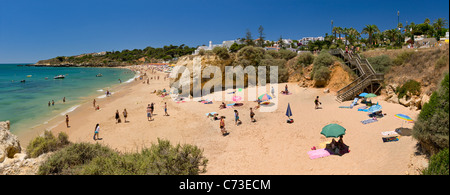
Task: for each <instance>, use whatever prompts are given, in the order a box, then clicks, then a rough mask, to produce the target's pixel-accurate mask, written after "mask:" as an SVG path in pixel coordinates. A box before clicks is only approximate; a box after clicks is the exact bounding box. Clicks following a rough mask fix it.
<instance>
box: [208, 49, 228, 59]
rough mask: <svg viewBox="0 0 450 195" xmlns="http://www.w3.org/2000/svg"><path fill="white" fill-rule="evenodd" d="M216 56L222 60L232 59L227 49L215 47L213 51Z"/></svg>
mask: <svg viewBox="0 0 450 195" xmlns="http://www.w3.org/2000/svg"><path fill="white" fill-rule="evenodd" d="M212 51H213V53H214V54H216V55H217V56H219V58H220V59H223V60H227V59H229V58H230V54H229V53H228V50H227V48H225V47H214V49H213V50H212Z"/></svg>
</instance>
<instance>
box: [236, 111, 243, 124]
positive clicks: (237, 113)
mask: <svg viewBox="0 0 450 195" xmlns="http://www.w3.org/2000/svg"><path fill="white" fill-rule="evenodd" d="M238 121H239V123H242V121H241V120H239V112H238V111H237V110H234V123H235V124H236V126H237V125H238V124H239V123H238Z"/></svg>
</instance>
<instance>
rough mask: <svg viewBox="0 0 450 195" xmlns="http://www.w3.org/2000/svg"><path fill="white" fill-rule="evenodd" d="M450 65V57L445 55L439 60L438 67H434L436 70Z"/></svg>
mask: <svg viewBox="0 0 450 195" xmlns="http://www.w3.org/2000/svg"><path fill="white" fill-rule="evenodd" d="M447 64H448V56H447V55H443V56H441V57H440V58H439V60H438V61H437V62H436V65H435V66H434V67H435V69H440V68H442V67H444V66H446V65H447Z"/></svg>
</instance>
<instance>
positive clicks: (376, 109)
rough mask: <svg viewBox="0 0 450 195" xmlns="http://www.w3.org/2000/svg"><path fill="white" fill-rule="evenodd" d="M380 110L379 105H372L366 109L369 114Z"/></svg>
mask: <svg viewBox="0 0 450 195" xmlns="http://www.w3.org/2000/svg"><path fill="white" fill-rule="evenodd" d="M381 108H382V107H381V105H373V106H371V107H370V108H369V109H367V112H369V113H374V112H378V111H380V110H381Z"/></svg>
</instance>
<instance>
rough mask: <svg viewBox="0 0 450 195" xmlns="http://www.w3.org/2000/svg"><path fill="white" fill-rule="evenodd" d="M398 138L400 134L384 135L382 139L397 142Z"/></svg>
mask: <svg viewBox="0 0 450 195" xmlns="http://www.w3.org/2000/svg"><path fill="white" fill-rule="evenodd" d="M398 138H400V137H399V136H393V137H383V138H381V139H383V142H385V143H386V142H396V141H398Z"/></svg>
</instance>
